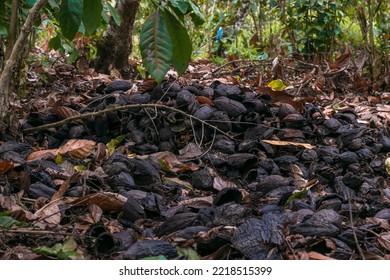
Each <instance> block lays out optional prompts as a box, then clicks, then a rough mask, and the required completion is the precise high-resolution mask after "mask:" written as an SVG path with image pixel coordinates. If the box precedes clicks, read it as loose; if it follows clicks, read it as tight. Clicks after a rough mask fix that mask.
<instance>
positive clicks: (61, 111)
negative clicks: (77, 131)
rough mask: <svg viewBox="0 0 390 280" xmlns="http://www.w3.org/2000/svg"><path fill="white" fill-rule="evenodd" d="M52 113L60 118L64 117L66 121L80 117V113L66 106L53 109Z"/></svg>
mask: <svg viewBox="0 0 390 280" xmlns="http://www.w3.org/2000/svg"><path fill="white" fill-rule="evenodd" d="M52 111H53V113H54V114H56V115H59V116H60V117H62V118H64V119H67V118H69V117H73V116H79V115H80V113H79V112H77V111H75V110H73V109H72V108H69V107H66V106H59V107H54V108H53V109H52Z"/></svg>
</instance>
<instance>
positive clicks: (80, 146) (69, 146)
mask: <svg viewBox="0 0 390 280" xmlns="http://www.w3.org/2000/svg"><path fill="white" fill-rule="evenodd" d="M95 146H96V142H94V141H91V140H84V139H71V140H69V141H68V142H67V143H66V144H65V145H63V146H61V147H60V148H59V149H58V153H60V154H62V155H63V154H66V153H69V154H70V155H71V156H73V157H75V158H80V159H82V158H86V157H87V156H89V155H90V154H91V153H92V152H93V150H94V149H95Z"/></svg>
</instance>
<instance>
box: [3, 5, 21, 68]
mask: <svg viewBox="0 0 390 280" xmlns="http://www.w3.org/2000/svg"><path fill="white" fill-rule="evenodd" d="M18 10H19V0H12V11H11V20H10V24H9V32H8V40H7V48H6V51H5V59H6V60H7V59H8V58H9V57H10V55H11V51H12V46H13V45H14V44H15V40H16V32H17V31H16V29H17V28H16V27H17V26H16V25H17V24H18Z"/></svg>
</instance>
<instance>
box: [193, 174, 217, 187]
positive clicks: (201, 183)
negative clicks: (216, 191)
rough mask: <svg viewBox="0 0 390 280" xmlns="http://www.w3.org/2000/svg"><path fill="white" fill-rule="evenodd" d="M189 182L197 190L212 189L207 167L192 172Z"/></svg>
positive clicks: (211, 178)
mask: <svg viewBox="0 0 390 280" xmlns="http://www.w3.org/2000/svg"><path fill="white" fill-rule="evenodd" d="M191 184H192V186H193V187H194V188H196V189H199V190H212V189H213V177H212V176H211V174H210V172H209V171H208V170H207V169H203V170H197V171H195V172H194V173H192V178H191Z"/></svg>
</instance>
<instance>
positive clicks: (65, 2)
mask: <svg viewBox="0 0 390 280" xmlns="http://www.w3.org/2000/svg"><path fill="white" fill-rule="evenodd" d="M82 17H83V0H62V2H61V6H60V13H59V23H60V27H61V31H62V34H63V35H64V37H65V38H67V39H69V40H72V39H73V38H74V36H75V35H76V33H77V31H78V30H79V27H80V24H81V19H82Z"/></svg>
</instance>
